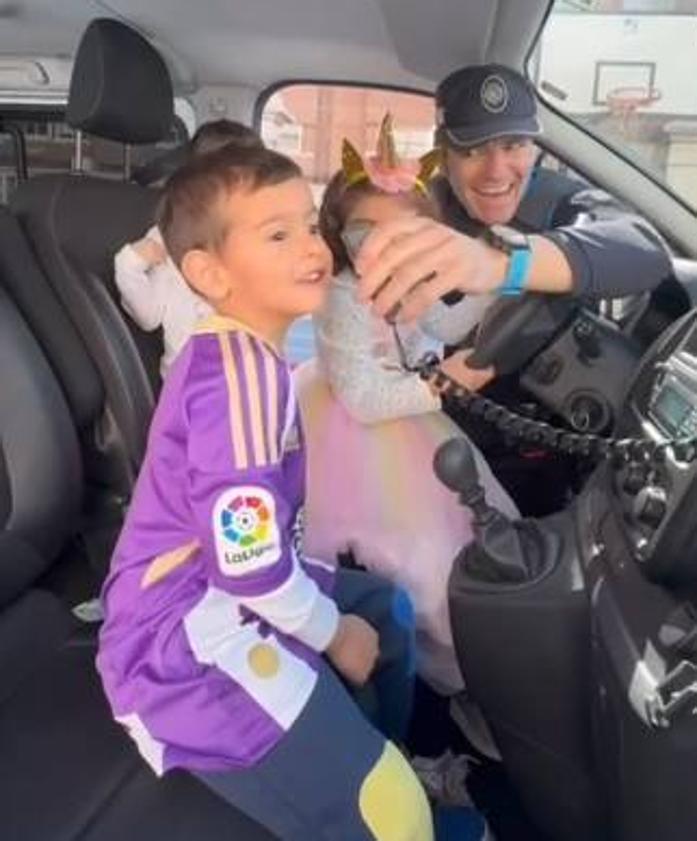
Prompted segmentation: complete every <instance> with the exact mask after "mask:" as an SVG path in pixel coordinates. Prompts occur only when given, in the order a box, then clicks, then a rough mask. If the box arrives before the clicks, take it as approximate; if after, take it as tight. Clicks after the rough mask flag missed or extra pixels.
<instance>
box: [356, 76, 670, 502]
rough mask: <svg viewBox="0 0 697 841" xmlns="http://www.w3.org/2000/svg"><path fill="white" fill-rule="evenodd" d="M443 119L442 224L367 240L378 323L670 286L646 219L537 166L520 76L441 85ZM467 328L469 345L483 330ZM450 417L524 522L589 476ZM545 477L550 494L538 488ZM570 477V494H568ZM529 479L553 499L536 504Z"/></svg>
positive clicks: (513, 401) (517, 398)
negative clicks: (527, 295) (501, 300)
mask: <svg viewBox="0 0 697 841" xmlns="http://www.w3.org/2000/svg"><path fill="white" fill-rule="evenodd" d="M436 107H437V133H436V141H437V143H438V145H439V146H440V148H441V149H442V152H443V177H442V178H441V179H440V181H439V182H436V184H435V185H434V192H435V194H436V196H437V198H438V199H439V203H440V205H441V208H442V215H443V220H444V222H443V223H442V224H441V223H437V222H434V221H432V220H428V219H417V218H412V219H407V220H401V221H398V222H395V223H392V224H389V225H385V226H382V227H381V228H378V229H376V230H375V231H374V232H373V233H372V234H371V236H370V237H369V238H368V240H367V241H366V243H365V245H364V247H363V249H362V251H361V254H360V255H359V258H358V268H359V272H360V273H361V280H360V288H359V293H360V294H361V296H362V297H363V299H364V300H369V299H372V300H373V302H374V304H373V305H374V309H375V311H376V312H377V313H378V314H379V315H385V314H387V313H390V312H394V311H395V308H396V307H397V306H398V307H399V313H400V315H399V317H400V318H403V319H405V320H407V319H410V318H414V317H417V316H419V315H421V314H422V313H423V312H424V311H425V310H427V309H428V308H429V307H430V306H431V305H432V304H433V303H435V302H436V301H437V300H438V299H439V298H441V297H442V296H443V295H447V294H448V293H453V292H461V293H470V294H472V293H474V294H477V293H479V294H487V295H489V296H491V298H492V299H493V298H495V297H496V296H497V295H500V294H520V293H521V292H523V291H525V290H534V291H539V292H548V293H571V294H575V295H579V296H584V297H593V298H615V297H624V296H628V295H637V294H641V293H644V292H647V291H649V290H651V289H652V288H654V287H655V286H657V285H658V284H659V283H660V282H661V281H662V280H663V279H664V278H665V277H667V276H668V275H669V274H670V272H671V263H670V258H669V255H668V253H667V251H666V249H665V247H664V245H663V243H662V241H661V238H660V237H659V235H658V234H657V233H656V232H655V231H654V229H653V228H652V227H651V226H650V225H649V224H648V223H647V222H646V221H645V220H643V219H641V218H640V217H639V216H637V215H636V214H635V213H632V212H631V211H629V210H627V209H626V208H623V207H622V206H621V205H620V204H619V203H618V202H616V201H615V200H614V199H612V198H611V197H610V196H608V195H607V194H606V193H604V192H602V191H600V190H597V189H589V188H588V187H587V185H585V184H584V183H583V182H581V181H578V180H574V179H571V178H567V177H566V176H564V175H561V174H560V173H556V172H551V171H549V170H546V169H543V168H541V167H538V166H536V163H537V161H538V158H539V150H538V149H537V147H536V145H535V138H536V137H538V136H539V134H540V124H539V120H538V117H537V106H536V99H535V95H534V90H533V88H532V86H531V85H530V84H529V83H528V82H527V80H526V79H525V78H524V77H523V76H521V75H520V74H519V73H517V72H515V71H513V70H511V69H509V68H507V67H503V66H501V65H496V64H488V65H482V66H472V67H465V68H464V69H461V70H457V71H456V72H454V73H452V74H451V75H450V76H448V77H447V78H446V79H444V80H443V82H442V83H441V84H440V85H439V86H438V89H437V91H436ZM424 278H426V279H427V281H426V282H424ZM471 309H472V308H470V311H471ZM466 311H467V308H464V309H463V312H466ZM462 326H463V332H462V337H463V338H464V336H465V335H466V334H467V332H469V330H470V329H471V327H472V324H471V323H463V325H462ZM450 361H451V362H452V360H450ZM448 372H449V373H450V374H451V375H452V374H453V371H452V370H449V371H448ZM494 373H495V372H494V371H493V370H490V371H488V372H481V371H477V372H475V371H472V370H471V369H468V368H467V367H466V365H465V367H464V368H463V366H462V363H461V361H459V362H458V368H457V372H456V379H457V380H459V381H460V382H461V383H462V384H464V385H466V386H468V387H469V388H472V389H478V388H480V387H481V386H482V384H483V383H485V382H486V381H487V379H489V378H491V377H493V376H494ZM483 374H485V376H484V377H483V376H482V375H483ZM487 396H489V397H492V398H493V399H495V400H497V401H498V402H503V403H506V404H507V405H509V406H513V407H514V408H517V407H518V405H519V404H520V403H521V402H523V401H524V400H526V399H528V398H527V397H526V396H525V395H524V394H523V393H521V392H520V390H519V388H518V385H517V379H516V378H515V377H509V378H501V379H499V380H496V381H494V382H493V383H492V384H491V385H489V386H488V387H487ZM448 411H449V413H450V414H452V415H453V417H454V418H455V420H457V422H458V423H460V425H461V426H463V427H464V428H465V430H466V431H467V432H468V434H469V435H470V436H471V437H472V438H473V439H474V440H475V442H476V443H478V444H479V446H480V447H481V448H482V449H483V450H484V451H485V452H486V453H487V455H488V456H489V458H490V459H492V460H493V461H494V462H495V464H496V473H497V476H498V478H499V479H500V480H501V481H502V482H503V483H504V485H505V486H506V487H507V489H508V490H509V491H510V492H511V493H512V495H513V496H514V498H515V499H516V501H517V502H518V503H519V505H521V508H522V509H523V510H524V513H526V514H544V513H547V512H548V511H550V510H555V509H557V508H559V507H560V506H561V505H563V503H564V498H565V497H564V494H565V492H566V489H565V487H564V486H565V485H573V484H574V482H575V481H576V477H577V476H578V467H579V466H578V465H576V464H575V462H573V460H571V459H565V458H563V457H561V456H554V455H548V456H547V457H546V458H545V459H543V460H540V459H539V458H536V459H535V461H534V462H533V461H532V460H530V459H526V457H525V456H526V454H525V453H523V454H522V455H521V454H520V453H519V454H513V453H511V452H510V451H509V450H508V448H507V447H506V446H505V445H504V444H503V442H502V441H501V438H500V436H499V435H498V433H496V432H494V431H493V430H492V429H491V428H490V427H488V426H487V425H486V424H485V423H483V422H478V421H477V420H476V419H473V418H471V417H469V416H467V415H466V414H463V413H461V412H459V411H458V408H457V406H450V407H449V409H448ZM536 455H539V454H536ZM545 474H548V476H549V479H550V481H549V482H541V481H538V480H540V479H542V478H544V476H545ZM564 474H566V477H567V482H562V481H559V480H560V478H561V476H562V475H564ZM531 479H534V480H535V486H536V488H537V489H540V488H544V489H545V490H544V492H542V491H540V490H537V491H536V493H535V494H533V495H531V494H530V493H529V487H530V481H531Z"/></svg>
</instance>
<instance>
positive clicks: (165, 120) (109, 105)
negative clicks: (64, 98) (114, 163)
mask: <svg viewBox="0 0 697 841" xmlns="http://www.w3.org/2000/svg"><path fill="white" fill-rule="evenodd" d="M173 117H174V98H173V94H172V81H171V79H170V77H169V73H168V71H167V67H166V65H165V63H164V61H163V60H162V57H161V56H160V54H159V53H158V52H157V51H156V50H155V49H154V48H153V47H152V46H151V45H150V44H149V43H148V41H146V40H145V38H143V36H142V35H140V34H139V33H138V32H136V31H135V30H133V29H131V28H130V27H128V26H125V25H124V24H123V23H120V22H119V21H117V20H110V19H109V18H99V19H97V20H93V21H92V23H90V25H89V26H88V27H87V29H86V30H85V33H84V35H83V36H82V40H81V41H80V46H79V47H78V50H77V55H76V56H75V64H74V66H73V74H72V78H71V80H70V94H69V96H68V108H67V112H66V122H67V123H68V124H69V125H71V126H72V127H73V128H76V129H81V130H82V131H86V132H88V133H89V134H95V135H97V136H98V137H104V138H107V139H108V140H117V141H119V142H121V143H155V142H157V141H158V140H162V139H163V138H165V137H166V136H167V135H168V134H169V130H170V128H171V126H172V119H173Z"/></svg>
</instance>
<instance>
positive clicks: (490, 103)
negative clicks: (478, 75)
mask: <svg viewBox="0 0 697 841" xmlns="http://www.w3.org/2000/svg"><path fill="white" fill-rule="evenodd" d="M479 98H480V99H481V101H482V105H483V106H484V108H485V109H486V110H487V111H489V112H490V113H491V114H500V113H501V111H505V110H506V106H507V105H508V87H507V86H506V83H505V82H504V81H503V79H502V78H501V77H500V76H487V77H486V79H484V81H483V82H482V87H481V89H480V91H479Z"/></svg>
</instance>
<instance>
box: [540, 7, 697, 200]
mask: <svg viewBox="0 0 697 841" xmlns="http://www.w3.org/2000/svg"><path fill="white" fill-rule="evenodd" d="M696 45H697V0H556V2H555V3H554V7H553V9H552V12H551V14H550V16H549V18H548V20H547V23H546V25H545V28H544V30H543V32H542V37H541V40H540V42H539V44H538V48H537V50H536V51H535V53H534V54H533V56H532V58H531V61H530V65H529V73H530V77H531V78H532V80H533V81H534V82H535V84H536V85H537V88H538V90H539V92H540V95H541V96H542V97H543V98H544V99H545V100H547V101H548V102H549V103H550V104H551V105H553V106H554V107H555V108H557V109H558V110H561V111H563V112H565V113H566V114H567V115H568V116H569V117H571V118H572V119H573V120H575V121H576V122H578V123H580V124H581V125H583V126H584V127H586V128H587V129H588V130H589V131H591V132H592V133H593V134H595V135H597V136H599V137H600V138H601V139H602V140H604V141H605V142H608V143H609V144H611V145H612V146H614V147H615V148H617V149H618V150H619V151H621V152H622V153H623V154H625V155H628V156H630V157H631V158H633V159H634V160H635V161H636V162H637V164H638V165H639V166H641V167H642V168H643V169H646V170H648V171H650V172H651V174H653V175H654V176H656V177H657V178H658V179H660V180H661V181H662V182H663V183H665V184H667V185H668V186H669V187H670V188H671V189H672V190H673V191H674V192H675V193H677V194H678V195H679V196H680V197H681V198H682V199H684V200H685V201H686V202H687V203H689V204H690V205H691V206H692V207H693V208H695V209H697V46H696Z"/></svg>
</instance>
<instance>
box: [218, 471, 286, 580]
mask: <svg viewBox="0 0 697 841" xmlns="http://www.w3.org/2000/svg"><path fill="white" fill-rule="evenodd" d="M213 533H214V535H215V548H216V554H217V556H218V566H219V567H220V571H221V572H222V573H223V575H229V576H234V575H246V574H247V573H248V572H253V571H254V570H257V569H261V568H263V567H266V566H270V565H271V564H273V563H275V562H276V561H277V560H278V559H279V557H280V556H281V542H280V539H279V534H278V525H277V524H276V505H275V502H274V499H273V496H272V495H271V494H270V493H269V492H268V491H267V490H266V489H265V488H259V487H256V486H253V485H251V486H246V487H238V488H231V489H230V490H228V491H225V493H223V494H221V495H220V497H219V498H218V501H217V502H216V504H215V508H214V510H213Z"/></svg>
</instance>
